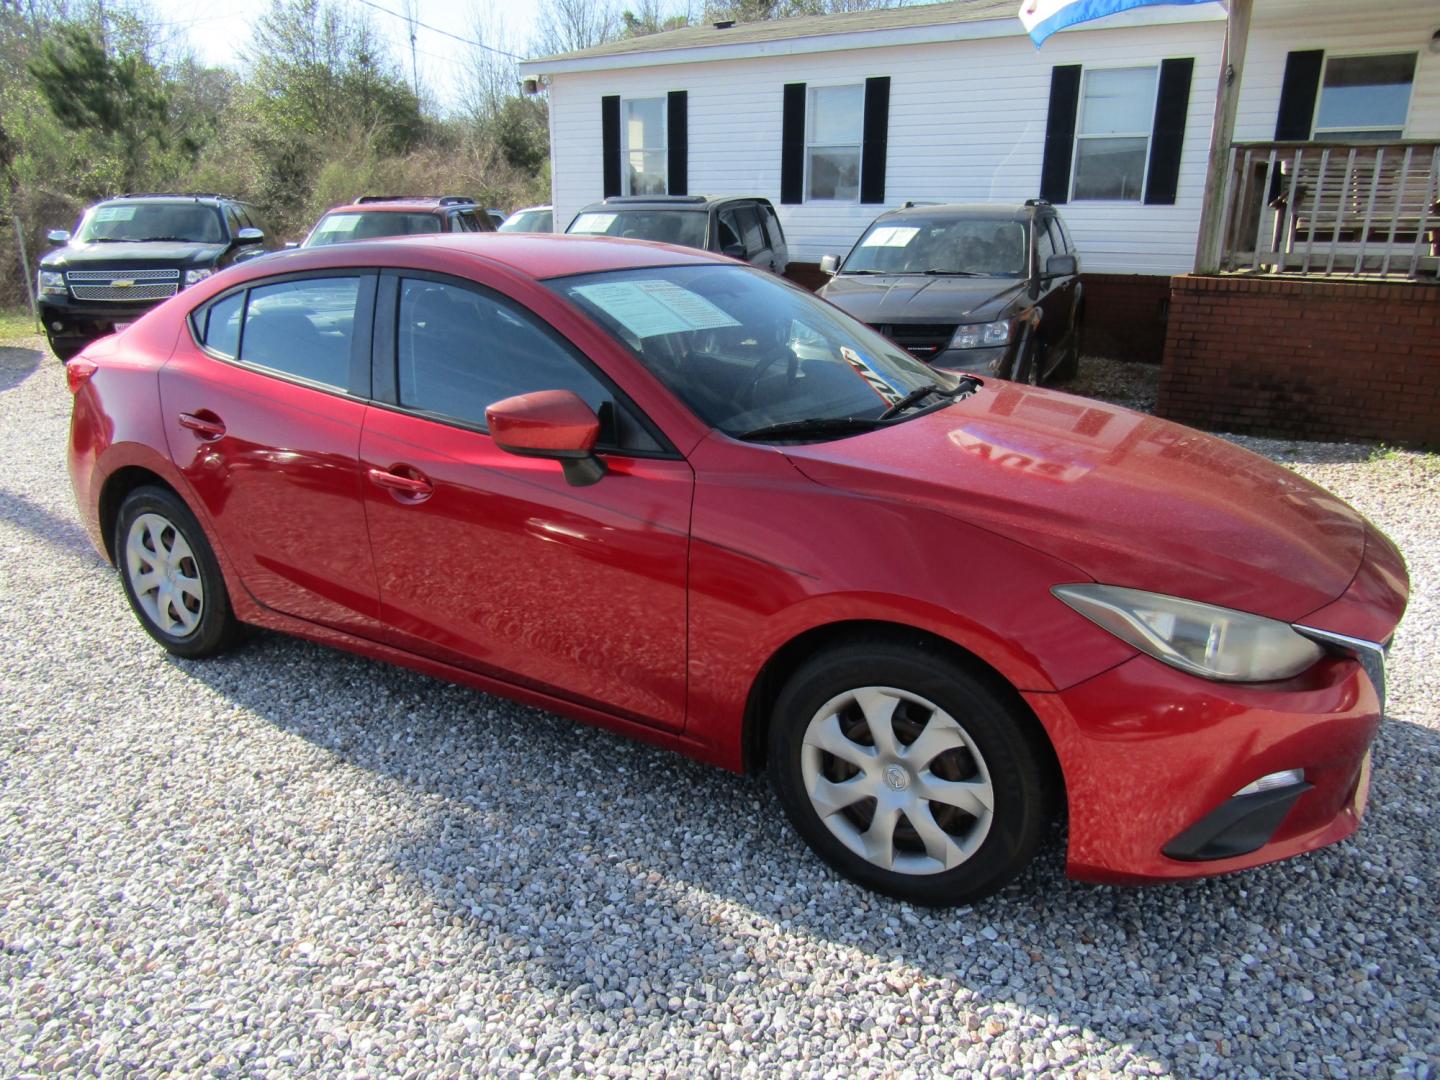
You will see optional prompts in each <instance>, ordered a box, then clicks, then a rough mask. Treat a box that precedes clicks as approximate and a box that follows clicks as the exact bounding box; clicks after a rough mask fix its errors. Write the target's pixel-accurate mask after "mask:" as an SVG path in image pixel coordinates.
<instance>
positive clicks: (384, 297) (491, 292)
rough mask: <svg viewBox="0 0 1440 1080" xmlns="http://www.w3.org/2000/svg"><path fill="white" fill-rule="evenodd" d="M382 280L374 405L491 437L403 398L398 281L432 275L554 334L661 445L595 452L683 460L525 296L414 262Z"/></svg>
mask: <svg viewBox="0 0 1440 1080" xmlns="http://www.w3.org/2000/svg"><path fill="white" fill-rule="evenodd" d="M379 276H380V282H379V288H378V292H377V294H376V306H375V312H376V314H375V335H374V347H373V348H372V350H371V355H372V365H373V366H372V372H373V373H372V376H371V381H372V384H373V386H374V393H373V394H372V395H371V398H370V404H371V405H373V406H375V407H376V408H381V409H385V410H386V411H387V412H393V413H399V414H400V415H402V416H411V417H414V418H415V419H417V420H425V421H427V422H429V423H434V424H443V425H444V426H445V427H451V428H456V429H458V430H461V431H473V432H475V433H476V434H478V435H483V436H485V437H486V438H487V439H489V438H492V436H491V435H490V430H489V428H487V427H486V426H485V425H484V424H483V423H474V422H471V421H468V420H464V419H462V418H460V417H456V416H446V415H445V414H443V413H435V412H430V411H428V410H426V409H417V408H415V407H414V406H413V405H404V404H401V402H400V394H399V388H400V349H399V334H400V282H401V281H402V280H410V281H433V282H436V283H438V284H441V285H450V286H452V287H454V288H458V289H466V290H468V291H470V292H474V293H479V294H480V295H481V296H484V297H486V298H488V299H491V300H494V301H495V302H496V303H499V304H504V305H506V306H508V307H510V308H513V309H515V310H516V311H518V312H520V313H522V314H523V315H524V316H525V317H527V318H528V319H530V320H531V321H532V322H533V323H534V324H535V326H536V327H537V328H538V329H539V330H540V332H541V333H542V334H544V335H545V336H546V337H548V338H550V339H551V340H552V341H553V342H555V344H556V345H557V346H559V348H560V349H561V350H562V351H564V352H566V353H567V354H569V355H570V357H571V358H572V359H574V360H575V362H576V363H577V364H579V365H580V367H581V368H582V369H583V370H584V371H585V372H586V373H587V374H588V375H590V376H591V377H592V378H594V379H595V381H596V382H598V383H599V384H600V385H601V386H603V387H605V388H606V389H607V390H609V391H610V393H611V394H612V395H614V398H615V403H616V405H617V406H618V407H620V408H623V409H625V410H627V411H628V412H629V413H630V415H631V416H632V417H633V418H634V419H635V422H636V423H638V424H639V425H640V426H641V427H643V428H644V429H645V432H646V434H648V435H649V436H650V438H651V439H653V440H654V442H655V445H656V446H658V447H659V449H658V450H627V449H624V448H621V447H618V446H599V445H597V446H596V447H595V452H596V453H597V454H600V455H602V456H611V457H625V458H644V459H646V460H663V461H683V460H684V459H685V455H683V454H681V453H680V451H679V450H677V449H676V448H675V444H674V443H672V442H671V441H670V440H669V439H668V438H667V437H666V436H665V433H664V432H663V431H661V430H660V428H659V426H658V425H656V423H655V422H654V421H653V420H651V419H650V417H649V416H648V415H647V414H646V413H645V411H644V410H643V409H641V408H640V406H639V405H637V404H636V403H635V400H634V399H633V398H632V397H631V396H630V395H629V394H627V393H626V392H625V391H624V390H623V389H622V388H621V387H620V386H619V385H618V384H617V383H616V382H615V380H614V379H612V378H610V376H609V375H608V374H607V373H606V372H604V371H603V370H601V369H600V367H599V366H598V365H597V364H596V363H595V362H594V361H593V360H591V359H590V357H589V356H587V355H586V354H585V352H584V350H583V349H581V348H580V347H579V346H578V345H576V344H575V343H574V342H572V341H571V340H570V339H569V338H568V337H566V336H565V335H564V334H562V333H561V332H560V331H559V330H557V329H556V328H555V327H554V326H552V325H550V322H549V321H548V320H547V319H545V318H544V317H542V316H540V315H538V314H536V313H535V311H534V310H533V309H532V308H531V307H530V306H529V305H528V304H525V303H523V302H522V301H520V300H518V299H516V298H515V297H513V296H510V295H509V294H508V293H504V292H501V291H500V290H499V289H496V288H493V287H491V286H489V285H485V284H482V283H481V282H478V281H474V280H472V279H470V278H464V277H456V276H455V275H453V274H441V273H437V272H435V271H432V270H417V269H412V268H410V267H398V266H391V267H381V268H380V270H379Z"/></svg>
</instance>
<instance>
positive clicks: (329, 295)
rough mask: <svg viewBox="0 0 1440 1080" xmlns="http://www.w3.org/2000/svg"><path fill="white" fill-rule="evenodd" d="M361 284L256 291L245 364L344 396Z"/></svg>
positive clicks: (348, 280)
mask: <svg viewBox="0 0 1440 1080" xmlns="http://www.w3.org/2000/svg"><path fill="white" fill-rule="evenodd" d="M359 294H360V279H359V278H353V277H330V278H313V279H311V280H309V281H284V282H281V283H279V284H277V285H262V286H260V287H259V288H255V289H251V290H250V302H249V305H248V306H247V307H246V310H245V332H244V335H243V336H242V337H241V339H240V359H241V360H242V361H244V362H246V363H249V364H255V365H257V366H259V367H264V368H269V369H270V370H272V371H278V372H281V373H283V374H285V375H293V376H295V377H296V378H300V379H306V380H308V381H310V382H315V383H321V384H323V385H325V386H333V387H335V388H336V389H339V390H344V389H346V388H347V387H348V386H349V385H350V342H351V339H352V337H353V335H354V330H355V304H356V300H357V298H358V297H359Z"/></svg>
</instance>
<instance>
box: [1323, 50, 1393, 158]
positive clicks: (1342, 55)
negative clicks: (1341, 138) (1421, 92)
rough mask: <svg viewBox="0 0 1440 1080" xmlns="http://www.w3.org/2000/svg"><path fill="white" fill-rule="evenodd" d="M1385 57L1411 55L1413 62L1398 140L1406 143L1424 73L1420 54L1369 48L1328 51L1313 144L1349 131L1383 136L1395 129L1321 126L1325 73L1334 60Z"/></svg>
mask: <svg viewBox="0 0 1440 1080" xmlns="http://www.w3.org/2000/svg"><path fill="white" fill-rule="evenodd" d="M1382 56H1408V57H1410V58H1411V59H1412V61H1413V63H1412V65H1411V68H1410V95H1409V97H1408V98H1407V99H1406V101H1405V119H1404V120H1403V121H1402V123H1401V124H1400V134H1399V136H1398V137H1397V141H1403V140H1404V138H1405V133H1406V132H1407V131H1409V130H1410V120H1411V117H1412V116H1414V114H1415V78H1416V76H1417V75H1418V74H1419V73H1420V53H1419V52H1418V51H1417V50H1415V49H1398V50H1391V51H1389V52H1376V51H1375V50H1373V49H1366V50H1364V51H1362V52H1336V53H1332V52H1331V51H1330V50H1329V49H1326V50H1325V56H1324V59H1323V60H1322V61H1321V64H1320V79H1319V82H1317V83H1316V85H1315V109H1314V111H1313V112H1312V113H1311V114H1310V140H1309V141H1310V142H1329V141H1331V139H1332V138H1333V136H1331V135H1330V134H1329V133H1330V132H1338V133H1340V134H1344V133H1345V132H1347V131H1360V132H1366V131H1369V132H1377V133H1379V132H1390V131H1394V130H1395V129H1394V128H1393V127H1390V126H1388V125H1386V126H1381V125H1379V124H1351V125H1349V126H1348V127H1343V128H1326V129H1323V130H1322V129H1321V127H1320V104H1321V102H1322V101H1323V100H1324V98H1325V73H1326V72H1327V71H1329V70H1330V61H1331V60H1364V59H1368V58H1370V57H1382Z"/></svg>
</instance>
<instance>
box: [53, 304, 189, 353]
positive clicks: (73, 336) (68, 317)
mask: <svg viewBox="0 0 1440 1080" xmlns="http://www.w3.org/2000/svg"><path fill="white" fill-rule="evenodd" d="M168 299H169V297H164V298H162V299H159V300H150V301H147V302H145V303H141V304H117V303H107V302H105V301H94V300H88V301H87V300H76V299H75V298H74V297H71V296H69V295H66V296H56V295H52V296H43V297H41V298H40V301H39V306H40V321H41V322H42V323H43V324H44V325H45V332H46V333H47V334H49V335H50V337H51V338H52V339H53V340H55V341H67V342H90V341H94V340H95V339H96V338H101V337H104V336H105V335H106V334H113V333H114V332H115V325H116V323H131V322H134V321H135V320H136V319H138V318H140V316H141V315H144V314H145V313H146V312H147V311H149V310H150V309H151V308H153V307H157V306H159V305H160V304H163V303H164V302H165V301H166V300H168Z"/></svg>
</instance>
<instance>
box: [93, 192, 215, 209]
mask: <svg viewBox="0 0 1440 1080" xmlns="http://www.w3.org/2000/svg"><path fill="white" fill-rule="evenodd" d="M240 201H241V200H239V199H237V198H235V197H233V196H231V195H214V194H209V193H206V192H186V191H176V192H163V191H155V192H149V191H146V192H134V193H131V194H127V195H116V196H115V197H114V198H111V199H101V200H99V202H97V203H95V204H94V205H96V206H99V205H101V204H102V203H126V202H177V203H204V204H206V205H211V204H219V203H227V202H231V203H238V202H240Z"/></svg>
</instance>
